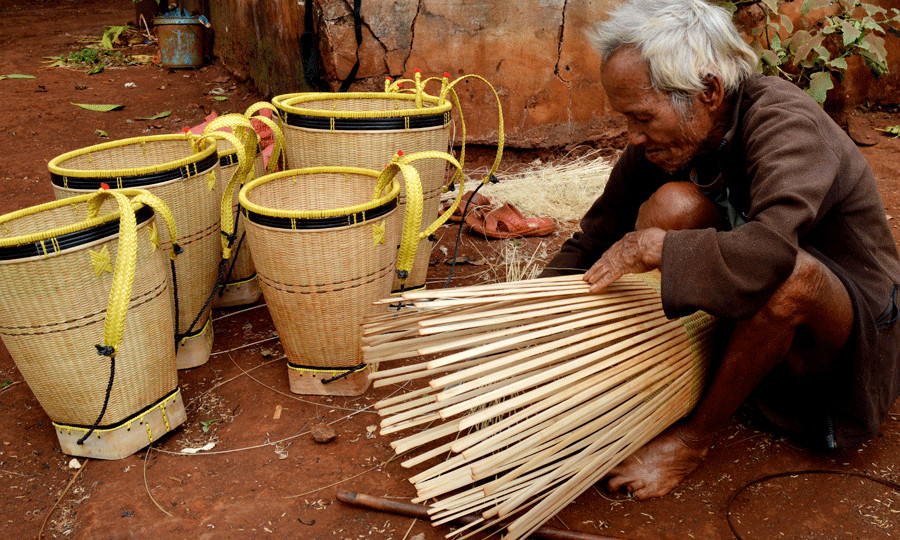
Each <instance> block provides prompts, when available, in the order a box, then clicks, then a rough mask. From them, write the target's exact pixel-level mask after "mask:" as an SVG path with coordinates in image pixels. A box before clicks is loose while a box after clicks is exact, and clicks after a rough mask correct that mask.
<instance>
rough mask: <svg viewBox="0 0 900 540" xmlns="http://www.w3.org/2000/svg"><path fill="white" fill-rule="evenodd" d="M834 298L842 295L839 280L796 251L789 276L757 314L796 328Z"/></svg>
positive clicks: (819, 264)
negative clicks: (795, 257) (792, 268)
mask: <svg viewBox="0 0 900 540" xmlns="http://www.w3.org/2000/svg"><path fill="white" fill-rule="evenodd" d="M836 288H839V289H840V290H837V289H836ZM836 295H842V296H846V290H844V288H843V285H842V284H841V283H840V280H838V279H837V277H836V276H835V275H834V274H833V273H832V272H831V270H829V269H828V268H827V267H826V266H825V265H824V264H822V263H821V262H820V261H819V260H818V259H816V258H815V257H813V256H812V255H810V254H809V253H807V252H806V251H803V250H800V251H798V252H797V260H796V262H795V263H794V270H793V271H792V272H791V275H790V276H789V277H788V278H787V279H786V280H785V281H784V283H782V284H781V286H780V287H778V289H776V290H775V292H774V293H773V294H772V297H771V298H769V301H768V302H766V305H765V306H764V307H763V310H762V312H761V314H762V315H764V316H766V317H768V318H770V319H772V320H773V322H777V323H779V324H786V325H789V326H798V325H800V324H801V323H803V322H804V321H806V320H809V319H810V317H813V316H815V312H816V310H818V309H819V307H820V306H821V305H823V303H824V304H825V305H827V304H829V303H830V301H829V298H830V297H833V296H836ZM847 298H848V299H849V297H847ZM821 315H823V316H825V315H826V314H824V313H823V314H821Z"/></svg>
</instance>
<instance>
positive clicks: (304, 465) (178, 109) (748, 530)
mask: <svg viewBox="0 0 900 540" xmlns="http://www.w3.org/2000/svg"><path fill="white" fill-rule="evenodd" d="M133 19H134V12H133V9H132V6H131V4H130V3H129V2H127V1H126V0H115V1H106V0H32V1H27V2H26V1H25V0H5V1H4V2H2V4H0V75H3V74H10V73H22V74H31V75H35V76H36V77H37V78H36V79H33V80H31V79H6V80H0V111H2V118H3V123H2V125H0V179H2V182H0V212H2V213H6V212H10V211H13V210H16V209H20V208H24V207H26V206H29V205H33V204H38V203H42V202H46V201H49V200H51V199H52V198H53V195H52V190H51V187H50V182H49V177H48V173H47V168H46V165H47V162H48V161H49V160H50V159H52V158H53V157H55V156H56V155H59V154H61V153H63V152H66V151H69V150H74V149H77V148H81V147H84V146H88V145H92V144H96V143H100V142H103V141H104V140H105V139H101V138H100V137H99V136H98V133H97V132H96V130H98V129H99V130H104V131H105V132H106V133H108V135H109V139H111V140H114V139H123V138H127V137H134V136H140V135H145V134H151V133H165V132H176V131H179V130H181V129H182V128H183V127H186V126H191V125H195V124H198V123H200V122H201V121H202V120H203V118H204V117H205V116H206V114H207V113H208V112H209V111H216V112H218V113H226V112H240V111H243V110H244V109H245V108H246V107H247V106H248V105H250V104H251V103H254V102H255V101H257V100H259V99H261V98H260V96H257V95H254V94H253V92H252V91H251V90H249V89H248V88H247V86H246V85H245V84H244V83H243V82H240V81H236V80H233V79H232V78H231V77H230V75H229V72H228V70H227V69H226V68H225V67H224V66H222V65H220V64H213V65H209V66H207V67H203V68H201V69H197V70H168V69H163V68H160V67H158V66H155V65H149V66H135V67H129V68H126V69H107V70H106V71H104V72H102V73H99V74H96V75H90V76H89V75H87V74H86V73H85V72H83V71H73V70H66V69H42V66H43V65H44V64H43V62H44V59H45V57H48V56H56V55H60V54H63V53H66V52H68V51H70V50H75V49H80V48H81V47H82V46H83V45H81V44H79V40H80V39H81V38H84V37H94V38H96V37H97V36H99V35H100V34H101V33H102V31H103V27H104V26H105V25H114V24H115V25H117V24H123V23H125V22H128V21H130V20H133ZM155 51H156V49H155V47H154V46H152V45H148V46H145V47H144V48H143V50H141V51H138V52H143V53H145V54H155ZM126 83H134V85H133V87H132V85H130V84H129V85H128V86H126ZM216 89H221V90H216ZM221 91H224V94H222V95H225V96H227V97H228V100H227V101H215V100H214V99H213V95H214V94H215V92H221ZM71 102H76V103H121V104H125V108H124V109H122V110H120V111H115V112H109V113H97V112H90V111H86V110H82V109H80V108H77V107H75V106H73V105H71V104H70V103H71ZM165 110H170V111H172V113H171V115H170V116H168V117H167V118H163V119H160V120H152V121H146V120H135V118H136V117H147V116H153V115H155V114H157V113H159V112H161V111H165ZM854 115H855V116H856V117H857V118H858V119H859V121H860V122H861V123H862V127H863V128H864V129H869V126H874V127H884V126H888V125H897V124H900V114H898V111H897V108H896V106H895V107H893V108H890V107H882V108H879V109H872V110H869V111H855V112H854ZM867 134H868V135H869V136H871V137H872V139H873V140H874V141H875V144H874V145H873V146H867V147H863V148H862V150H863V152H864V153H865V155H866V156H867V157H868V158H869V160H870V162H871V164H872V167H873V169H874V170H875V172H876V176H877V177H878V180H879V184H880V186H881V190H882V194H883V197H884V203H885V211H886V213H887V214H888V215H892V216H896V218H894V219H893V220H892V222H891V223H892V228H893V230H894V231H895V237H897V238H900V226H898V221H900V191H898V190H900V159H898V155H900V139H890V138H888V137H886V136H884V135H883V134H881V133H879V132H874V131H868V132H867ZM606 135H608V136H606V137H604V140H610V141H615V140H616V137H615V136H616V134H615V133H612V134H606ZM609 150H610V154H611V155H613V153H614V149H613V148H610V149H609ZM535 155H538V156H542V157H543V158H544V159H545V160H546V159H547V158H548V157H550V158H552V157H553V155H554V152H550V151H543V152H509V153H507V164H514V163H516V162H522V161H530V160H531V159H533V157H534V156H535ZM487 159H488V156H487V153H485V156H483V157H482V159H481V160H480V161H481V163H473V164H472V166H473V167H474V166H476V165H483V164H484V163H486V162H487ZM476 161H479V160H476ZM561 225H562V227H561V231H560V232H558V233H556V234H554V235H553V236H551V237H549V238H547V239H543V240H540V241H538V240H530V241H528V242H525V243H524V246H526V247H527V248H529V249H534V250H538V249H540V250H544V249H546V248H547V247H555V246H558V245H559V244H560V243H561V242H562V241H563V240H564V239H565V237H566V236H567V234H568V232H569V231H571V230H572V228H573V227H574V224H572V223H562V224H561ZM439 236H441V242H440V245H441V246H449V247H451V248H452V240H453V238H454V237H455V229H448V228H445V229H443V230H441V231H439ZM502 245H503V242H499V241H497V242H485V241H483V240H480V241H479V240H476V239H474V238H473V237H471V236H468V235H465V234H464V235H463V246H462V254H463V255H470V257H471V258H472V259H481V258H484V259H486V260H487V264H486V265H484V266H473V265H461V266H458V267H457V268H456V273H455V276H454V280H453V284H463V283H473V282H477V281H480V280H484V279H486V276H488V275H489V273H490V271H491V270H492V269H496V268H497V266H498V263H499V255H498V253H499V252H500V251H501V248H502ZM433 258H434V259H435V260H436V262H437V263H438V264H436V265H435V266H434V267H433V268H432V270H431V274H430V282H431V284H432V286H434V287H439V286H441V285H442V284H443V281H444V280H445V279H446V276H447V273H448V268H449V267H448V266H447V265H445V264H443V262H444V260H446V258H447V257H446V256H445V255H443V253H442V252H441V251H440V250H436V251H435V252H434V253H433ZM214 318H215V345H214V354H213V356H212V357H211V359H210V361H209V362H208V363H207V364H205V365H203V366H201V367H198V368H195V369H191V370H186V371H182V372H180V373H179V377H180V385H181V388H182V391H183V395H184V398H185V403H186V404H187V407H188V421H187V422H186V424H185V425H183V426H182V427H180V428H178V429H176V430H175V431H174V432H173V433H171V434H169V435H168V436H166V437H164V438H163V439H162V440H160V441H158V442H156V443H154V444H153V446H152V449H151V450H149V451H147V450H144V451H140V452H138V453H136V454H135V455H132V456H130V457H128V458H125V459H122V460H118V461H99V460H90V461H88V462H87V465H86V466H85V468H84V469H83V472H81V474H79V475H78V476H77V478H75V480H74V482H72V480H73V478H74V477H75V475H76V471H75V470H74V469H70V468H69V466H68V464H69V461H70V457H68V456H66V455H64V454H62V453H61V452H60V450H59V447H58V443H57V440H56V437H55V435H54V432H53V429H52V426H51V424H50V421H49V419H48V417H47V416H46V414H45V413H44V412H43V410H42V409H41V407H40V406H39V404H38V403H37V401H36V400H35V398H34V395H33V394H32V393H31V391H30V389H29V388H28V386H27V384H25V382H24V381H23V380H22V376H21V375H20V373H19V372H18V370H17V369H16V367H15V365H14V363H13V361H12V359H11V358H10V356H9V353H8V352H7V351H6V349H5V348H3V347H0V384H3V386H2V387H0V500H2V502H0V508H2V517H0V536H2V537H4V538H24V537H32V538H33V537H36V536H38V535H39V532H40V531H41V529H42V525H44V524H46V527H45V528H44V530H43V536H44V537H52V538H62V537H70V538H99V537H104V538H106V537H108V538H130V537H139V538H144V537H157V538H188V537H190V538H248V537H250V538H252V537H265V536H267V535H268V536H270V537H292V538H316V539H330V538H335V539H358V538H372V539H388V538H392V539H404V538H414V537H417V536H418V538H420V539H438V538H442V537H443V536H444V535H445V534H447V533H448V532H449V531H450V529H449V528H447V527H439V528H434V527H432V526H431V525H430V524H429V523H427V522H423V521H418V520H415V519H413V518H407V517H399V516H395V515H390V514H383V513H377V512H371V511H365V510H359V509H356V508H353V507H349V506H345V505H344V504H342V503H340V502H338V501H337V500H336V498H335V496H336V493H337V491H338V490H339V489H344V490H349V491H358V492H362V493H367V494H371V495H375V496H379V497H388V498H392V499H396V500H404V499H408V498H409V497H411V496H412V495H413V489H412V486H411V485H410V484H409V483H408V482H407V481H406V480H405V478H406V476H407V471H405V470H404V469H402V468H401V467H400V466H399V465H398V463H397V461H392V460H391V457H392V452H391V449H390V447H389V445H388V443H389V442H390V438H389V437H382V436H380V435H377V434H369V433H368V431H367V429H366V428H367V426H372V425H375V424H377V423H378V417H377V415H376V414H374V413H373V412H372V410H371V409H370V408H368V407H369V406H371V404H372V403H374V402H375V401H376V400H378V399H379V398H382V397H384V396H386V395H388V394H389V393H391V392H395V391H396V390H397V389H396V388H387V389H380V390H370V391H368V392H367V393H366V394H365V395H363V396H361V397H357V398H328V397H307V396H298V395H294V394H291V393H290V391H289V388H288V384H287V378H286V369H285V364H284V360H282V359H281V357H282V354H283V352H282V349H281V346H280V344H279V342H278V340H277V337H276V334H275V330H274V327H273V325H272V322H271V319H270V318H269V315H268V312H267V311H266V309H265V307H264V306H263V305H262V304H259V305H257V306H255V307H253V308H252V309H249V310H246V311H241V310H229V311H216V312H215V313H214ZM251 370H252V371H251ZM277 408H280V409H281V414H280V417H278V418H276V416H277V415H276V414H275V411H276V409H277ZM211 421H215V422H214V423H212V424H210V425H209V429H208V431H206V432H204V431H203V426H204V423H205V422H211ZM320 422H325V423H329V424H331V426H332V427H333V428H334V430H335V431H336V432H337V438H336V439H335V440H334V441H333V442H331V443H328V444H325V445H321V444H317V443H315V442H314V441H313V440H312V439H311V437H310V435H309V431H310V428H311V427H313V426H314V425H316V424H318V423H320ZM207 442H214V443H215V448H214V449H213V450H212V451H209V452H205V453H202V454H200V455H181V454H178V452H179V451H180V450H181V449H182V448H185V447H199V446H203V445H204V444H206V443H207ZM812 469H830V470H838V471H845V472H848V473H863V474H867V475H873V476H876V477H880V478H884V479H887V480H890V481H893V482H900V404H898V405H896V406H895V407H894V409H893V412H892V414H891V416H890V418H889V419H888V421H887V422H886V423H885V424H884V427H883V429H882V431H881V433H880V434H879V436H878V437H877V438H876V439H875V440H873V441H871V442H870V443H868V444H866V445H864V446H863V447H861V448H858V449H854V450H848V451H843V452H840V453H837V454H833V455H822V454H817V453H814V452H811V451H808V450H805V449H802V448H800V447H797V446H795V445H794V444H793V443H792V442H791V441H789V440H787V439H784V438H781V437H778V436H776V435H772V434H770V433H768V432H766V431H764V430H762V429H761V428H760V427H759V425H758V424H757V421H756V420H755V419H754V418H753V417H752V416H751V415H750V413H748V412H746V411H743V410H742V411H740V412H739V413H738V414H737V415H736V416H735V418H734V419H733V420H732V422H731V423H730V424H729V426H728V427H727V428H726V429H724V430H722V432H721V434H720V437H719V439H718V441H717V442H716V444H715V445H714V447H713V448H712V450H711V452H710V454H709V457H708V458H707V460H706V462H705V463H704V464H703V466H702V467H701V468H700V469H699V470H698V471H696V472H695V473H694V474H692V475H691V476H690V477H688V478H687V479H686V480H685V481H684V482H683V483H682V485H680V486H679V487H678V488H676V489H675V490H674V491H673V492H672V493H670V494H669V495H667V496H666V497H663V498H660V499H657V500H651V501H647V502H635V501H632V500H629V499H628V498H626V497H624V496H622V495H619V494H607V493H604V492H602V491H600V490H596V489H591V490H589V491H588V492H586V493H585V494H583V495H582V496H581V497H579V498H578V499H577V500H576V501H575V502H574V503H573V504H572V505H571V506H569V507H568V508H566V509H565V510H564V511H562V512H561V513H560V514H559V516H558V517H557V518H555V519H553V520H551V521H550V522H549V523H548V525H550V526H553V527H557V528H561V529H566V528H570V529H573V530H579V531H583V532H590V533H595V534H598V535H605V536H613V537H627V538H731V537H733V536H734V534H733V533H732V532H731V530H730V528H729V524H728V519H727V513H728V512H729V510H730V512H731V516H732V518H733V519H732V521H733V523H734V526H735V528H736V531H737V533H738V534H739V535H740V537H742V538H773V537H778V536H784V537H788V538H844V537H848V538H889V537H896V536H897V535H898V534H900V493H897V492H893V491H891V490H890V489H889V488H886V487H884V486H883V485H881V484H878V483H876V482H873V481H871V480H868V479H865V478H861V477H858V476H851V475H815V474H801V475H796V476H788V477H782V478H776V479H772V480H769V481H765V482H762V483H760V484H757V485H754V486H751V487H749V488H748V489H746V490H744V491H743V492H742V493H741V494H740V496H739V497H736V498H735V499H734V501H733V504H732V505H731V506H730V507H729V506H728V501H729V499H730V498H731V497H732V495H733V494H734V493H736V492H737V491H739V490H741V488H743V487H744V486H746V485H747V484H749V483H751V482H753V481H754V480H757V479H760V478H763V477H765V476H767V475H771V474H775V473H782V472H786V471H805V470H812ZM70 483H71V485H70ZM67 488H68V489H67ZM151 496H152V498H151ZM155 503H156V504H155ZM157 504H158V505H159V506H157ZM163 509H164V510H165V513H164V511H163Z"/></svg>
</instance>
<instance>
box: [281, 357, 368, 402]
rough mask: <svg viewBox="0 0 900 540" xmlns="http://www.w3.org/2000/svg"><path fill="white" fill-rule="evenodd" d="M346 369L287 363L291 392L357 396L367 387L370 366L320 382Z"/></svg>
mask: <svg viewBox="0 0 900 540" xmlns="http://www.w3.org/2000/svg"><path fill="white" fill-rule="evenodd" d="M346 371H347V370H346V369H341V368H338V369H327V368H316V369H310V368H297V367H294V366H292V365H290V364H288V382H289V383H290V385H291V392H293V393H295V394H305V395H308V396H358V395H360V394H362V393H363V392H365V391H366V390H367V389H368V388H369V385H370V384H371V381H370V380H369V372H370V371H372V366H367V367H365V368H363V369H361V370H359V371H354V372H353V373H351V374H350V375H347V376H346V377H342V378H340V379H338V380H336V381H332V382H328V383H324V382H322V381H324V380H328V379H331V378H333V377H336V376H338V375H341V374H342V373H345V372H346Z"/></svg>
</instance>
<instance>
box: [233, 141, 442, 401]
mask: <svg viewBox="0 0 900 540" xmlns="http://www.w3.org/2000/svg"><path fill="white" fill-rule="evenodd" d="M426 159H446V160H448V161H450V162H451V163H452V164H453V165H454V166H456V167H457V168H458V167H459V163H458V162H456V160H455V159H454V158H453V157H452V156H450V155H449V154H443V153H438V152H434V153H422V154H418V155H408V156H399V155H397V156H395V157H394V159H393V160H392V161H391V164H390V165H389V166H388V167H387V168H385V169H384V170H383V171H380V172H379V171H375V170H370V169H362V168H358V167H313V168H306V169H291V170H287V171H282V172H278V173H274V174H269V175H266V176H263V177H261V178H257V179H256V180H252V181H250V182H249V183H247V184H246V185H245V186H244V187H243V188H242V189H241V192H240V203H241V214H242V219H243V220H244V223H245V226H246V228H247V240H248V241H249V244H250V251H251V253H252V255H253V260H254V263H255V264H256V270H257V274H258V279H259V283H260V287H261V288H262V291H263V296H264V297H265V299H266V305H267V306H268V309H269V313H270V314H271V315H272V320H273V322H274V323H275V328H276V330H277V331H278V336H279V338H280V339H281V343H282V345H283V346H284V350H285V354H286V355H287V359H288V379H289V382H290V387H291V391H292V392H294V393H298V394H318V395H358V394H361V393H362V392H364V391H365V390H366V388H368V386H369V380H368V376H367V372H368V371H369V370H370V369H374V366H373V367H372V368H367V366H366V365H365V364H364V363H363V358H362V352H361V350H360V338H361V329H360V325H361V324H362V321H363V319H364V318H365V317H366V316H367V315H370V314H372V313H373V310H376V309H379V310H381V309H386V307H385V306H380V307H376V306H375V305H374V304H373V303H374V301H376V300H378V299H380V298H384V297H385V296H387V295H389V294H390V291H391V283H392V282H393V280H394V276H395V275H399V276H401V277H399V278H398V279H400V280H401V281H405V280H406V279H407V278H408V276H409V270H410V268H411V267H412V262H413V260H414V259H415V250H416V246H417V244H418V240H419V237H420V235H421V234H423V232H424V233H425V234H430V233H429V232H428V229H430V228H432V227H435V228H436V227H437V226H439V224H437V225H435V224H432V227H428V228H426V230H425V231H420V228H421V226H420V224H419V220H420V219H421V190H420V189H419V188H418V185H417V184H418V174H417V173H416V170H415V168H414V167H413V165H412V163H413V162H415V161H419V160H422V161H425V160H426ZM401 172H402V173H403V174H404V175H405V177H406V185H407V189H408V194H407V201H408V202H407V204H408V211H407V213H406V215H405V216H404V217H403V221H404V222H403V223H402V224H398V223H396V222H398V221H400V219H401V216H400V214H399V211H398V197H399V194H400V181H399V179H398V178H397V174H398V173H401ZM401 229H402V234H400V233H401ZM398 243H399V244H400V246H401V247H400V251H399V253H400V256H399V259H398V250H397V247H396V246H397V244H398Z"/></svg>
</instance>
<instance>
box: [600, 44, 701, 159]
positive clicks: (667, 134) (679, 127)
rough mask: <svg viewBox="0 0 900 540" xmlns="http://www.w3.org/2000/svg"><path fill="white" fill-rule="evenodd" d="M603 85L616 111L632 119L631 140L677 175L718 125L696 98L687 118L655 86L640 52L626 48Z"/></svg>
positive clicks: (607, 69) (604, 72)
mask: <svg viewBox="0 0 900 540" xmlns="http://www.w3.org/2000/svg"><path fill="white" fill-rule="evenodd" d="M600 77H601V82H602V83H603V88H604V90H606V95H607V97H609V104H610V106H611V107H612V108H613V110H614V111H616V112H618V113H621V114H623V115H625V118H626V119H627V120H628V142H629V144H631V145H632V146H643V147H644V152H645V155H646V157H647V159H648V160H649V161H650V162H652V163H654V164H656V165H657V166H659V167H660V168H662V169H663V170H665V171H668V172H674V171H677V170H679V169H681V168H683V167H684V166H685V165H687V164H688V163H689V162H690V161H691V159H693V158H694V156H696V155H697V154H698V153H699V152H700V151H701V150H702V149H703V148H704V143H705V142H706V141H707V139H708V137H709V135H710V132H711V131H712V127H713V123H712V117H711V115H710V108H709V106H708V105H707V104H706V103H704V102H703V101H702V100H700V99H698V98H694V101H693V112H692V113H691V114H690V118H688V119H683V118H682V117H681V116H680V115H679V114H678V112H677V111H676V110H675V108H674V107H673V106H672V102H671V101H670V99H669V97H668V96H667V95H666V94H664V93H662V92H659V91H657V90H654V89H653V88H652V87H651V85H650V72H649V69H648V68H647V64H646V62H645V61H644V60H643V59H642V58H641V56H640V53H639V52H637V50H635V49H634V48H631V47H625V48H623V49H620V50H619V51H617V52H615V53H613V55H612V56H611V57H610V58H609V60H608V61H606V62H605V63H604V64H603V67H602V68H601V70H600Z"/></svg>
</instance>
